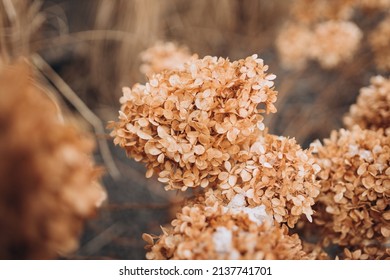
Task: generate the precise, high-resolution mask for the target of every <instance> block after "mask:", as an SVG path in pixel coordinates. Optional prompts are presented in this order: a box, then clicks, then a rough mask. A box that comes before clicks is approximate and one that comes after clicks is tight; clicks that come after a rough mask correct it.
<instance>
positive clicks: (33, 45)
mask: <svg viewBox="0 0 390 280" xmlns="http://www.w3.org/2000/svg"><path fill="white" fill-rule="evenodd" d="M9 1H11V0H8V1H7V0H2V1H0V2H2V3H1V4H0V8H1V9H3V11H1V12H2V14H3V18H2V20H3V24H4V14H7V11H8V10H7V5H8V4H9ZM11 2H13V4H14V6H15V7H16V9H15V10H16V13H17V15H16V16H17V17H16V20H15V23H14V24H13V25H12V24H11V25H10V26H11V27H12V28H15V30H13V31H12V32H11V33H9V32H8V33H7V34H13V35H12V36H15V40H13V38H8V39H7V40H8V43H7V44H8V45H6V48H7V49H8V56H9V57H16V56H19V55H26V56H34V55H36V54H38V55H39V56H40V57H41V58H42V59H43V61H45V62H46V63H47V64H48V67H50V68H46V70H47V69H53V70H54V71H55V73H56V74H58V75H59V77H60V79H61V80H63V81H64V82H65V83H64V84H65V85H64V84H62V87H59V86H58V83H56V82H55V81H53V80H52V79H50V75H43V77H42V80H43V81H44V82H45V83H46V84H47V86H48V87H50V86H52V87H53V88H55V89H53V90H55V91H56V92H57V93H58V100H59V101H58V102H59V103H60V104H61V106H62V107H63V108H64V110H65V111H66V112H67V113H68V114H69V115H71V116H72V118H73V119H74V121H76V122H78V123H79V124H80V125H82V126H83V127H85V129H87V130H91V131H93V127H92V126H91V124H90V121H89V120H88V119H85V112H83V111H82V110H81V112H80V107H78V108H77V106H74V104H72V102H69V101H68V100H67V99H66V98H64V91H65V92H66V91H67V90H69V89H71V90H72V91H73V92H74V93H75V94H76V95H77V96H78V97H79V98H80V99H81V101H82V102H83V103H84V104H85V105H86V107H87V108H89V110H91V111H92V112H93V113H94V114H95V115H96V116H97V117H98V119H99V121H100V122H101V124H103V126H104V127H105V126H106V125H107V122H108V121H111V120H116V119H117V115H118V110H119V108H120V105H119V98H120V96H121V95H122V90H121V89H122V87H123V86H129V87H131V86H132V85H134V84H135V83H144V82H145V81H146V77H145V75H144V74H142V73H141V72H140V70H139V69H140V65H141V63H142V62H141V59H140V53H141V52H143V51H145V50H146V49H147V48H149V47H151V46H153V44H155V43H156V42H157V41H173V42H175V43H177V44H179V45H184V46H187V47H188V48H189V49H190V51H191V52H192V53H197V54H199V57H203V56H205V55H213V56H222V57H229V58H230V59H231V60H236V59H240V58H245V57H247V56H250V55H252V54H258V55H259V57H261V58H262V59H264V61H265V64H268V65H269V72H270V73H274V74H276V76H277V79H276V81H275V84H276V86H275V87H276V90H278V91H279V95H278V101H277V104H276V107H277V109H278V112H277V113H276V114H273V115H272V116H267V117H266V124H267V125H268V127H269V129H270V132H271V133H274V134H279V135H284V136H289V137H295V138H296V139H297V141H298V142H299V143H300V144H301V145H302V146H303V147H304V148H307V147H308V146H309V144H310V143H311V142H312V141H313V140H314V139H323V138H325V137H327V136H328V135H329V134H330V131H331V130H333V129H338V128H340V127H342V117H343V115H344V114H345V113H346V112H347V111H348V109H349V106H350V105H351V104H352V103H354V102H355V99H356V96H357V95H358V93H359V89H360V88H361V87H363V86H366V85H368V84H369V79H370V77H371V76H373V75H376V74H383V75H385V74H388V72H386V70H378V69H377V67H376V66H375V64H374V63H373V61H374V54H373V53H372V52H371V51H370V47H369V45H368V42H367V40H365V39H366V36H367V35H366V34H368V33H369V32H370V30H372V29H374V28H375V27H376V26H377V25H378V24H379V22H381V20H382V19H383V18H384V17H385V16H386V13H388V10H383V9H382V10H375V9H361V10H359V11H358V12H356V13H355V14H354V16H353V17H352V19H351V20H353V21H354V22H355V23H356V24H357V25H358V27H359V28H360V29H361V30H362V31H363V33H364V34H365V35H363V36H364V37H363V40H362V43H361V46H360V48H359V49H358V51H357V52H356V54H355V55H354V58H353V59H352V60H351V61H349V62H348V63H344V64H341V65H339V66H338V67H337V68H333V69H323V68H322V67H321V66H320V65H319V64H318V63H317V62H313V61H311V62H309V63H308V64H307V65H306V67H304V68H300V69H284V68H283V67H282V65H281V63H280V57H279V56H278V53H277V49H276V47H275V41H276V39H277V36H278V34H279V33H280V31H281V30H282V29H283V28H284V27H285V25H286V24H287V23H289V22H290V21H291V20H293V17H294V16H293V15H292V11H293V8H292V5H293V4H292V3H294V2H296V1H281V0H274V1H268V0H197V1H187V0H164V1H159V0H83V1H78V0H45V1H40V2H37V1H31V0H30V1H27V0H26V1H21V0H14V1H11ZM301 2H302V1H301ZM303 2H304V1H303ZM306 2H310V1H306ZM312 2H314V1H312ZM317 2H321V1H317ZM322 2H328V1H322ZM329 2H335V1H329ZM339 2H348V1H339ZM7 3H8V4H7ZM8 6H9V5H8ZM308 9H310V7H309V6H308ZM11 23H12V22H11ZM5 25H7V24H5ZM3 31H4V30H3ZM4 34H5V33H3V34H2V35H3V36H4ZM7 36H8V35H7ZM12 36H11V37H12ZM3 40H4V38H3ZM43 74H45V71H43ZM51 76H52V77H53V75H51ZM66 87H69V88H68V89H67V88H66ZM95 132H96V131H95ZM95 135H96V138H97V140H99V141H107V143H108V145H109V150H110V153H111V156H112V157H113V160H114V162H113V163H110V164H112V165H113V166H116V167H117V169H118V170H119V173H120V174H119V176H111V175H112V174H111V173H110V172H107V173H106V175H105V176H104V178H103V184H104V186H105V188H106V190H107V192H108V201H107V203H106V204H105V205H104V206H103V208H102V209H101V211H100V212H99V215H98V217H97V218H96V219H94V220H93V221H91V222H89V223H88V224H87V226H86V228H85V232H84V234H83V236H82V240H81V246H80V248H79V250H78V251H77V252H75V253H74V254H73V255H69V256H66V257H65V258H69V259H144V258H145V250H144V248H143V247H144V245H145V242H144V241H143V240H142V238H141V235H142V233H144V232H147V233H154V234H159V233H160V231H161V230H160V225H164V224H167V223H169V222H170V221H171V220H172V218H173V217H174V213H175V207H176V206H177V205H178V204H180V201H182V200H183V197H184V196H185V195H187V196H188V195H190V194H185V195H184V194H181V193H176V192H169V193H168V192H165V191H164V189H163V187H162V186H161V185H160V183H159V182H157V180H155V178H151V179H146V178H145V175H144V174H145V169H144V168H143V166H142V164H139V163H136V162H134V161H133V160H131V159H128V158H127V157H126V155H125V152H124V151H122V150H121V149H119V148H118V147H114V146H113V144H112V141H111V140H110V139H109V136H108V135H109V131H107V130H106V131H105V133H95ZM96 161H97V162H98V164H100V165H102V166H104V165H107V162H105V161H104V160H103V158H102V154H101V150H99V149H97V151H96ZM106 167H107V166H106Z"/></svg>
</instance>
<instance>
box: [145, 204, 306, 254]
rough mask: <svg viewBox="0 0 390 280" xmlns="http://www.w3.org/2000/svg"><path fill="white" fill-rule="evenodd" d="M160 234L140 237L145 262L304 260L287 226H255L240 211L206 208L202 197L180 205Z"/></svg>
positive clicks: (268, 224)
mask: <svg viewBox="0 0 390 280" xmlns="http://www.w3.org/2000/svg"><path fill="white" fill-rule="evenodd" d="M162 229H163V234H161V235H160V236H152V235H149V234H144V235H143V238H144V240H145V241H147V242H148V245H147V246H146V248H147V249H148V250H149V252H148V253H147V254H146V258H147V259H184V260H185V259H187V260H188V259H195V260H196V259H202V260H204V259H307V258H308V257H307V255H306V253H305V252H303V251H302V245H301V241H300V239H299V237H298V235H296V234H294V235H289V234H288V230H287V227H285V226H282V227H279V226H273V225H272V224H270V223H260V224H259V223H256V222H255V221H253V220H252V219H251V218H250V217H249V215H248V214H246V213H243V212H237V213H234V214H233V213H230V212H228V213H226V212H225V211H224V209H223V207H222V206H216V207H208V206H205V201H203V199H202V197H200V198H197V199H195V200H194V201H190V202H189V203H188V205H186V206H184V207H183V209H182V210H181V212H180V213H179V214H177V218H176V219H175V220H173V221H172V227H170V228H162Z"/></svg>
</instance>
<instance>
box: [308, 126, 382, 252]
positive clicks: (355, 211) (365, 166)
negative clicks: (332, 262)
mask: <svg viewBox="0 0 390 280" xmlns="http://www.w3.org/2000/svg"><path fill="white" fill-rule="evenodd" d="M313 148H314V149H315V150H314V152H315V154H316V156H317V158H318V164H319V165H320V166H321V171H320V173H319V178H320V180H321V187H322V188H321V193H320V195H319V196H318V198H317V200H318V201H317V202H316V204H315V206H314V209H315V210H316V214H315V215H314V221H315V222H316V223H317V224H319V225H321V227H322V228H323V229H324V232H323V236H324V242H323V243H324V245H325V246H327V245H328V244H329V243H334V244H338V245H340V246H341V247H345V248H347V249H348V250H352V251H354V250H358V249H361V250H363V251H362V252H364V253H365V254H368V256H367V257H366V256H364V258H369V259H377V258H387V257H389V255H388V253H389V250H388V247H387V246H388V243H389V238H390V210H389V202H390V199H389V198H390V136H386V135H385V134H384V132H383V130H382V129H380V130H378V131H373V130H362V129H361V128H359V127H358V126H355V127H353V128H352V130H351V131H348V130H344V129H341V130H339V131H333V132H332V134H331V136H330V138H329V139H325V140H324V144H323V145H322V144H321V143H320V142H315V143H313ZM386 244H387V245H386Z"/></svg>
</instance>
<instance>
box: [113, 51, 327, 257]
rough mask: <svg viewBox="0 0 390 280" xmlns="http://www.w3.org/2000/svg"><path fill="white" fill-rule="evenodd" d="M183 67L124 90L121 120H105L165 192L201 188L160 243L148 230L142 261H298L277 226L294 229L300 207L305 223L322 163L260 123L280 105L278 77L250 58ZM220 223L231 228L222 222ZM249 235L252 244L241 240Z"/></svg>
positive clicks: (296, 245)
mask: <svg viewBox="0 0 390 280" xmlns="http://www.w3.org/2000/svg"><path fill="white" fill-rule="evenodd" d="M183 65H184V66H183V67H184V68H183V69H182V70H178V69H174V70H172V69H166V70H164V71H163V72H161V73H158V74H155V75H153V76H152V77H150V80H149V82H148V83H146V85H139V84H137V85H135V86H134V87H133V88H132V89H129V88H125V89H124V96H123V97H122V98H121V100H120V101H121V103H122V107H121V110H120V112H119V121H118V122H112V123H111V124H110V126H111V127H112V129H113V131H112V133H111V135H112V136H113V137H114V143H116V144H118V145H120V146H121V147H123V148H124V149H125V150H126V152H127V154H128V155H129V156H130V157H133V158H134V159H136V160H138V161H143V162H145V163H146V166H147V168H148V171H147V173H146V176H147V177H151V176H152V175H153V174H156V175H157V176H158V180H159V181H160V182H163V183H164V184H166V189H167V190H172V189H173V190H177V189H178V190H182V191H185V190H187V189H188V188H198V189H201V190H203V191H202V192H200V194H199V195H198V196H196V197H195V198H194V199H193V200H192V201H190V202H188V203H187V204H186V205H185V206H184V208H183V209H182V212H181V213H179V214H178V215H177V219H176V220H174V221H173V222H172V226H173V229H172V230H171V229H164V233H163V235H161V236H160V237H156V238H157V239H158V240H157V241H154V239H155V238H154V237H153V236H151V235H144V238H145V239H146V240H147V241H148V243H149V244H150V246H149V247H148V248H149V249H150V252H149V253H148V255H147V258H151V259H165V258H168V259H169V258H178V259H188V258H242V259H245V258H287V259H291V258H304V257H305V256H306V253H304V251H303V250H302V244H301V241H300V240H299V238H298V236H290V235H288V233H287V229H286V228H285V225H283V226H282V224H287V225H288V226H289V227H294V225H295V224H296V222H297V221H298V219H299V218H300V217H301V215H302V214H305V215H306V217H307V219H309V220H310V221H311V215H312V214H313V211H312V208H311V207H312V205H313V204H314V198H315V197H316V196H317V195H318V194H319V184H318V181H316V178H315V177H316V174H317V173H318V172H319V169H320V167H319V165H317V164H315V162H314V158H313V157H312V155H311V152H310V150H307V151H305V150H302V148H301V147H300V146H299V145H298V144H297V143H296V142H295V140H294V139H289V138H286V137H279V136H275V135H271V134H269V133H268V132H267V130H266V129H265V127H264V124H263V115H262V114H264V113H274V112H276V108H275V106H274V102H275V101H276V94H277V92H276V91H275V90H274V88H273V85H274V84H273V79H274V78H275V75H272V74H267V73H266V71H267V70H268V66H267V65H264V63H263V60H261V59H259V58H258V57H257V56H256V55H253V56H251V57H248V58H246V59H241V60H238V61H234V62H230V61H229V60H227V59H223V58H216V57H205V58H203V59H198V60H190V61H188V62H187V63H184V64H183ZM225 220H232V224H231V226H229V227H226V226H225V227H223V226H222V223H221V224H219V223H220V221H221V222H222V221H225ZM234 221H236V222H234ZM266 224H267V225H266ZM241 225H242V228H241ZM218 236H225V237H226V236H227V237H226V238H227V239H228V240H230V241H229V242H227V243H229V244H230V245H229V244H225V243H223V242H222V243H223V244H219V243H218V242H219V241H217V240H219V238H217V237H218ZM270 236H273V237H272V238H271V237H270ZM222 239H223V238H222ZM246 239H248V240H249V239H250V240H252V241H251V244H252V243H253V242H254V243H253V244H256V243H257V244H258V245H256V246H255V247H254V248H253V249H251V250H252V251H251V250H249V251H247V249H248V248H246V249H245V248H241V249H240V248H239V247H237V246H239V244H241V243H242V241H243V240H246ZM266 239H269V240H273V241H272V242H270V244H263V243H264V242H263V241H262V240H266ZM199 244H201V245H199ZM205 244H209V245H207V246H206V245H205ZM197 246H200V247H197ZM204 246H205V247H204ZM210 246H211V247H210ZM229 246H230V247H229ZM240 246H242V245H240ZM209 247H210V248H212V249H210V248H209ZM228 247H229V248H231V250H230V251H229V250H227V249H226V248H228ZM221 248H222V249H221ZM223 248H225V249H223ZM275 248H278V249H275ZM279 250H280V252H278V251H279ZM228 251H229V252H228ZM288 251H290V253H288Z"/></svg>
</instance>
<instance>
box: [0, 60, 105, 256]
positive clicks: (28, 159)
mask: <svg viewBox="0 0 390 280" xmlns="http://www.w3.org/2000/svg"><path fill="white" fill-rule="evenodd" d="M0 99H1V102H0V130H1V134H0V142H1V145H0V154H1V157H2V158H1V162H0V182H1V184H0V228H1V231H0V259H48V258H55V257H57V256H58V254H65V253H69V252H71V251H73V250H75V249H76V248H77V247H78V239H79V235H80V234H81V231H82V226H83V222H84V221H85V220H86V219H87V218H89V217H91V216H93V215H94V213H95V211H96V209H97V207H99V206H100V204H101V203H102V201H103V200H104V199H105V196H106V195H105V192H104V191H103V189H102V187H101V186H100V184H99V183H98V181H97V180H98V179H99V177H100V173H101V172H100V171H99V170H98V169H97V168H96V167H94V164H93V160H92V150H93V147H94V142H93V140H92V138H90V137H89V136H88V135H81V134H80V131H79V130H78V129H76V128H75V127H73V126H72V125H70V124H68V123H66V122H64V120H63V118H61V115H60V114H59V112H58V110H57V108H56V106H55V105H54V104H53V102H52V101H51V100H50V99H49V98H48V97H47V96H46V95H45V93H44V91H43V90H42V89H41V88H40V87H39V86H38V85H37V83H36V82H35V81H34V80H33V79H32V75H31V73H30V69H29V67H28V66H27V64H26V63H24V62H20V63H19V64H16V65H12V66H6V67H4V68H3V69H1V70H0Z"/></svg>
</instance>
